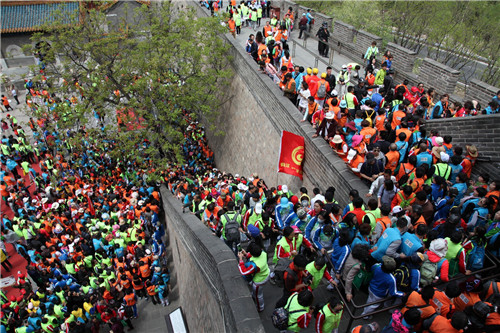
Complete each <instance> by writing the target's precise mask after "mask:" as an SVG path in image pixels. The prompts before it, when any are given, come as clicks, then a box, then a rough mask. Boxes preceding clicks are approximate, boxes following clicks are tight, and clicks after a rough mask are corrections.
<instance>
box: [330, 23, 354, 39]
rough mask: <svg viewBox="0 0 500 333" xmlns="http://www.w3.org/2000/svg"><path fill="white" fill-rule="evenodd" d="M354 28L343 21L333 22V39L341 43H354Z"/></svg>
mask: <svg viewBox="0 0 500 333" xmlns="http://www.w3.org/2000/svg"><path fill="white" fill-rule="evenodd" d="M354 31H355V29H354V27H353V26H352V25H349V24H347V23H344V22H342V21H335V22H333V33H332V37H333V39H335V40H338V41H340V42H341V43H352V42H353V40H354Z"/></svg>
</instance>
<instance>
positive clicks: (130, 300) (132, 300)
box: [123, 294, 135, 306]
mask: <svg viewBox="0 0 500 333" xmlns="http://www.w3.org/2000/svg"><path fill="white" fill-rule="evenodd" d="M123 299H124V301H125V303H126V304H127V306H134V305H135V295H134V294H128V295H125V297H124V298H123Z"/></svg>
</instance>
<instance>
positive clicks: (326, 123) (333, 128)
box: [313, 112, 338, 141]
mask: <svg viewBox="0 0 500 333" xmlns="http://www.w3.org/2000/svg"><path fill="white" fill-rule="evenodd" d="M333 118H335V115H334V114H333V112H327V113H326V115H325V118H324V119H323V120H322V121H321V124H319V126H318V129H317V130H316V134H313V138H315V137H317V136H320V135H321V136H322V137H323V138H325V140H327V141H331V140H332V139H333V137H334V136H335V134H337V126H338V123H337V121H336V120H335V119H333Z"/></svg>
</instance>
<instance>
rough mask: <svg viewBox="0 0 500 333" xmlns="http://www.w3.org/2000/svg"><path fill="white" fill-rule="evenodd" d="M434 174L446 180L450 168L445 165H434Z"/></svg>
mask: <svg viewBox="0 0 500 333" xmlns="http://www.w3.org/2000/svg"><path fill="white" fill-rule="evenodd" d="M435 167H436V168H435V169H434V174H435V175H437V176H440V177H443V178H444V179H446V180H448V178H449V177H450V174H451V167H450V166H449V165H448V164H446V163H437V164H435Z"/></svg>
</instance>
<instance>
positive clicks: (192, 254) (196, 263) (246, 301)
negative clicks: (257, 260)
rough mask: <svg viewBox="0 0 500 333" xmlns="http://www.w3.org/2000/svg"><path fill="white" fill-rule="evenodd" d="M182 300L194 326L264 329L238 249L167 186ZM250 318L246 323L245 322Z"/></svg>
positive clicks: (226, 329)
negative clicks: (214, 232)
mask: <svg viewBox="0 0 500 333" xmlns="http://www.w3.org/2000/svg"><path fill="white" fill-rule="evenodd" d="M161 194H162V200H163V208H164V210H165V217H166V224H167V233H168V235H169V241H170V248H171V253H172V258H173V265H172V266H173V267H175V279H176V288H178V294H179V296H178V302H179V304H180V306H182V309H183V312H184V315H185V318H186V322H187V326H188V329H189V331H190V332H256V333H264V328H263V327H262V324H261V321H260V318H259V315H258V313H257V310H256V308H255V305H254V302H253V300H252V298H251V296H250V294H249V292H248V287H247V285H246V283H245V281H244V280H243V279H242V278H241V274H240V273H239V271H238V263H237V261H236V258H235V256H234V254H233V253H232V251H231V250H230V249H229V248H228V247H227V246H226V245H225V244H224V243H223V242H222V241H221V240H220V239H218V238H216V237H215V236H213V235H212V233H211V232H209V231H208V230H207V228H206V227H205V226H204V225H203V224H202V223H201V221H200V220H198V218H196V217H195V216H194V215H192V214H190V213H185V214H184V213H182V208H181V202H180V201H179V200H177V199H176V198H175V197H174V196H173V195H172V194H171V193H169V191H168V189H167V188H166V187H165V186H163V187H162V189H161ZM242 322H245V325H241V323H242Z"/></svg>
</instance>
